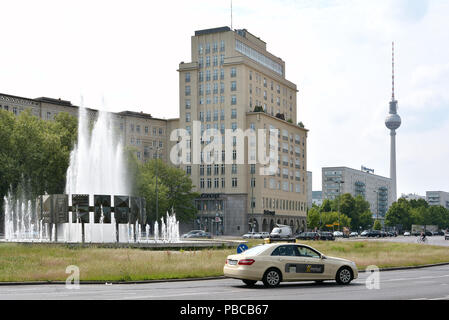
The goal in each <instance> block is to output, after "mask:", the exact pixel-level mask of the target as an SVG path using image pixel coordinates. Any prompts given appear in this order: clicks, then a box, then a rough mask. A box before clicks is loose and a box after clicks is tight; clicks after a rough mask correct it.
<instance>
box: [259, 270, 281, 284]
mask: <svg viewBox="0 0 449 320" xmlns="http://www.w3.org/2000/svg"><path fill="white" fill-rule="evenodd" d="M281 277H282V275H281V272H280V271H279V270H277V269H268V270H267V271H266V272H265V274H264V275H263V279H262V282H263V284H264V285H265V287H268V288H274V287H277V286H278V285H279V284H280V283H281Z"/></svg>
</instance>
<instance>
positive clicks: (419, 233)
mask: <svg viewBox="0 0 449 320" xmlns="http://www.w3.org/2000/svg"><path fill="white" fill-rule="evenodd" d="M421 232H422V231H418V232H414V233H413V235H414V236H415V237H417V236H420V235H421ZM426 236H427V237H431V236H433V233H432V232H431V231H429V230H426Z"/></svg>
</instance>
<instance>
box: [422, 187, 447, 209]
mask: <svg viewBox="0 0 449 320" xmlns="http://www.w3.org/2000/svg"><path fill="white" fill-rule="evenodd" d="M426 200H427V202H428V203H429V205H431V206H442V207H445V208H446V209H449V192H444V191H427V192H426Z"/></svg>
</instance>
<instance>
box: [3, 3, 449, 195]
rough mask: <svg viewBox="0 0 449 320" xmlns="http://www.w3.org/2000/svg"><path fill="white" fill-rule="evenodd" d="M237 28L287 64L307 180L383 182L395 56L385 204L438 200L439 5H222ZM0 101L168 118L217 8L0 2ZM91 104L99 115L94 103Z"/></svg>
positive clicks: (444, 148)
mask: <svg viewBox="0 0 449 320" xmlns="http://www.w3.org/2000/svg"><path fill="white" fill-rule="evenodd" d="M233 8H234V11H233V17H234V19H233V21H234V23H233V27H234V28H246V29H248V30H249V31H250V32H251V33H253V34H255V35H257V36H259V37H260V38H261V39H262V40H264V41H265V42H267V47H268V50H269V51H270V52H271V53H273V54H274V55H277V56H279V57H281V58H282V59H283V60H284V61H285V62H286V77H287V79H288V80H290V81H292V82H294V83H296V84H297V86H298V89H299V92H298V119H297V121H303V122H304V124H305V125H306V127H307V128H308V129H309V130H310V132H309V137H308V169H309V170H311V171H312V172H313V189H314V190H321V168H322V167H324V166H347V167H351V168H356V169H360V166H361V165H364V166H367V167H369V168H373V169H375V173H376V174H379V175H385V176H388V175H389V132H388V130H387V129H386V127H385V125H384V119H385V117H386V115H387V113H388V102H389V100H390V98H391V42H392V41H395V43H396V45H395V46H396V97H397V99H398V100H399V114H400V116H401V117H402V126H401V128H400V129H399V130H398V135H397V172H398V195H400V194H401V193H411V192H416V193H419V194H422V195H425V191H426V190H444V191H449V170H448V166H449V143H448V141H449V90H448V89H449V22H448V17H449V1H447V0H376V1H366V0H276V1H275V0H234V2H233ZM0 12H1V13H2V15H1V19H0V35H1V37H0V41H1V45H0V92H1V93H7V94H13V95H18V96H25V97H30V98H36V97H40V96H48V97H53V98H61V99H66V100H71V101H72V103H74V104H76V105H79V104H80V97H81V96H83V98H84V105H85V106H88V107H92V108H103V109H107V110H109V111H122V110H133V111H143V112H147V113H151V114H152V115H153V116H155V117H160V118H175V117H178V115H179V98H178V92H179V88H178V74H177V71H176V70H177V67H178V65H179V63H180V62H181V61H185V62H188V61H190V37H191V36H192V35H193V34H194V31H195V30H199V29H204V28H212V27H220V26H230V23H231V19H230V1H229V0H207V1H206V0H196V1H195V0H193V1H170V0H165V1H147V0H145V1H133V0H128V1H113V0H107V1H99V0H89V1H84V0H77V1H67V0H65V1H61V0H57V1H46V0H39V1H23V0H14V1H9V0H1V2H0ZM103 101H104V103H103Z"/></svg>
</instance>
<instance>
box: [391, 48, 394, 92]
mask: <svg viewBox="0 0 449 320" xmlns="http://www.w3.org/2000/svg"><path fill="white" fill-rule="evenodd" d="M391 48H392V51H391V53H392V54H391V58H392V60H391V66H392V73H391V80H392V85H393V90H392V95H391V101H394V42H392V47H391Z"/></svg>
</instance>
